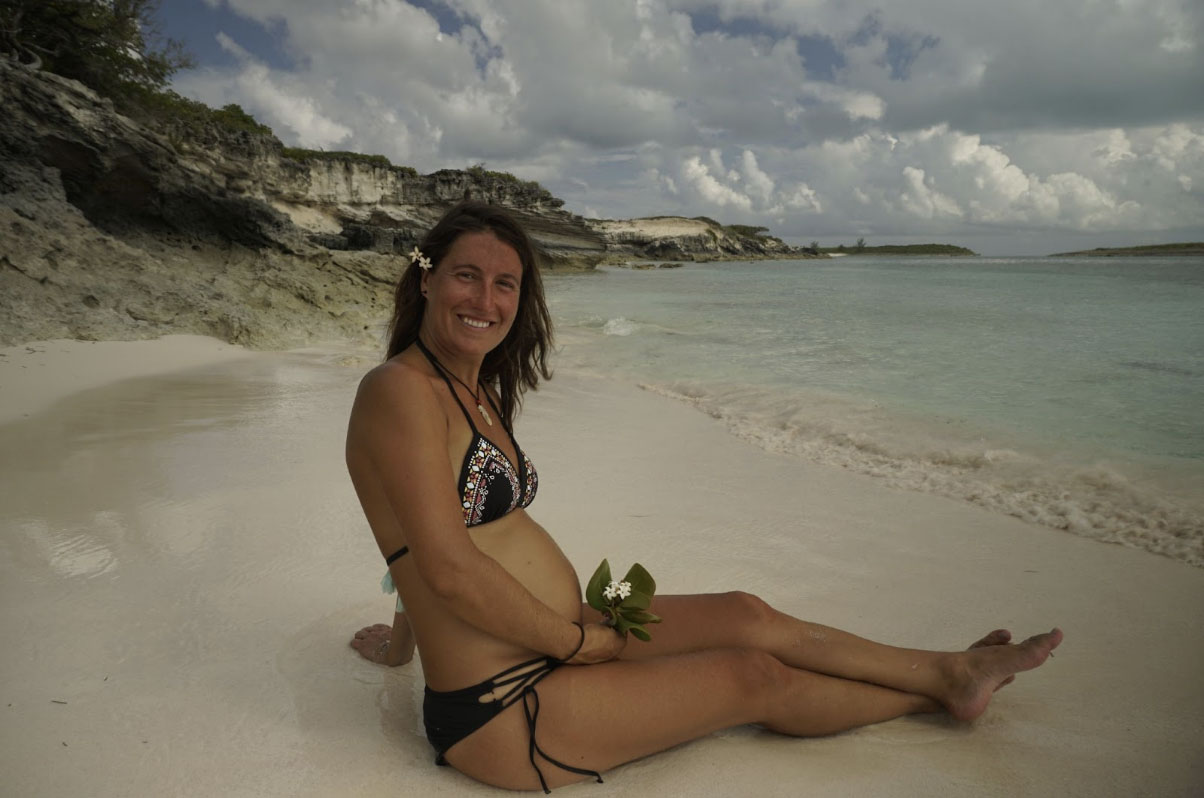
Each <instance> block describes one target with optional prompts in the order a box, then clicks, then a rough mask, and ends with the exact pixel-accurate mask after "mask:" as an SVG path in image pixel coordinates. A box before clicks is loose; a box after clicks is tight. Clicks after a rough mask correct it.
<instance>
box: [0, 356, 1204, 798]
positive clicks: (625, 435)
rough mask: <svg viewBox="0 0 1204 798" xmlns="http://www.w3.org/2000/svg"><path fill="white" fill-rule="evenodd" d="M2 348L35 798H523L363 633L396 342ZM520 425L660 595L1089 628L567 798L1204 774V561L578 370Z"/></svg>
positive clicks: (376, 573)
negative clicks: (933, 702)
mask: <svg viewBox="0 0 1204 798" xmlns="http://www.w3.org/2000/svg"><path fill="white" fill-rule="evenodd" d="M0 355H2V356H0V409H2V412H3V415H2V416H0V420H2V421H3V423H2V424H0V452H2V453H3V454H2V455H0V545H2V546H3V548H2V551H3V554H2V556H0V597H2V601H0V633H2V634H3V636H4V639H5V640H6V644H5V646H4V651H5V653H4V655H3V656H2V657H0V676H2V681H3V684H4V696H3V702H4V707H3V708H2V711H3V712H4V713H5V717H4V722H3V723H2V724H0V771H2V772H3V773H4V774H5V783H6V786H5V792H6V793H7V794H12V795H21V796H60V795H91V796H108V795H114V796H116V795H123V796H124V795H150V794H154V795H174V794H181V795H215V794H222V795H304V796H325V795H340V794H342V795H358V796H374V795H381V796H384V795H390V796H392V795H397V794H421V795H435V796H438V795H463V794H468V795H497V794H501V793H500V792H499V791H497V790H495V789H493V788H489V787H485V786H482V785H479V784H476V783H474V782H472V781H470V780H469V779H467V778H466V777H464V776H462V775H460V774H458V773H456V772H455V771H453V770H451V769H450V768H437V767H435V766H434V765H433V764H432V758H433V752H432V750H431V748H430V746H429V744H428V743H427V741H426V739H425V737H424V736H423V733H422V723H421V696H422V685H423V681H422V674H421V668H420V667H419V665H418V663H417V661H415V662H413V663H411V664H409V665H406V666H402V667H400V668H396V669H391V670H386V669H384V668H381V667H379V666H375V665H372V664H370V663H368V662H366V661H365V660H363V659H361V658H360V657H359V656H358V655H357V654H356V653H355V652H354V651H352V650H351V649H350V648H349V647H348V645H347V641H348V640H349V639H350V637H351V634H352V633H353V632H354V631H355V630H356V629H358V628H360V627H362V626H365V625H367V624H370V623H377V622H386V621H388V620H389V618H390V615H391V605H392V601H391V598H390V597H387V596H384V595H382V594H381V593H380V590H379V587H378V583H379V580H380V576H381V573H382V564H381V561H380V557H379V554H378V552H377V551H376V549H375V546H374V544H373V541H372V538H371V534H370V533H369V531H368V529H367V526H366V523H365V522H364V520H363V518H362V516H361V513H360V510H359V506H358V504H357V502H356V498H355V495H354V492H353V491H352V488H351V484H350V481H349V480H348V478H347V475H346V471H345V469H344V467H343V461H342V446H343V433H344V430H345V423H346V417H347V413H348V410H349V408H350V404H351V401H352V399H353V396H354V392H355V388H356V384H357V382H358V379H359V377H360V375H361V374H362V373H363V372H364V371H365V370H366V369H367V368H370V367H371V365H372V364H373V363H374V362H375V357H374V356H373V355H372V354H371V353H365V352H361V351H357V350H353V349H347V348H326V349H309V350H304V351H294V352H281V353H252V352H248V351H244V350H241V349H238V348H236V347H232V346H230V345H228V344H224V343H221V342H218V341H213V340H210V339H195V338H188V337H171V338H165V339H160V340H157V341H147V342H130V343H115V342H111V343H103V344H98V343H89V342H81V341H51V342H39V343H33V344H28V345H23V346H18V347H12V348H9V349H5V350H2V351H0ZM517 437H518V439H519V440H520V441H521V442H522V445H523V449H524V450H525V451H526V452H527V453H528V454H529V455H530V457H531V459H532V460H533V462H535V463H536V465H537V467H538V468H539V473H540V481H541V485H540V492H539V496H538V498H537V499H536V501H535V503H534V504H533V505H532V506H531V508H530V513H531V515H532V516H533V517H534V518H535V520H537V521H538V522H540V523H541V524H543V525H544V526H545V527H547V528H548V530H549V531H551V533H552V534H553V536H554V537H555V538H556V540H557V541H558V543H559V544H560V546H561V547H562V548H563V550H564V551H565V553H566V554H567V555H568V557H569V559H570V560H571V561H572V562H573V563H574V565H575V566H576V568H577V571H578V574H579V576H581V577H582V578H588V576H589V574H590V573H592V571H593V569H594V567H595V566H596V565H597V563H598V562H599V561H600V560H601V559H602V558H603V557H607V558H609V559H610V562H611V564H612V566H613V567H614V568H615V569H617V570H619V571H623V570H625V569H626V567H627V565H628V564H629V563H631V562H633V561H636V560H638V561H639V562H641V563H642V564H644V565H645V566H646V567H647V568H648V569H649V571H651V572H652V574H653V575H654V576H655V577H656V579H657V582H658V590H659V591H660V592H661V593H689V592H710V591H725V590H736V589H739V590H747V591H750V592H753V593H756V594H758V595H760V596H761V597H762V598H764V599H766V600H767V601H768V602H769V603H770V604H772V605H774V606H775V607H777V608H778V609H780V610H782V611H785V612H789V613H791V614H794V615H797V616H799V617H803V618H806V619H808V620H813V621H817V622H820V623H826V624H829V625H832V626H837V627H840V628H844V629H847V630H849V631H851V632H854V633H857V634H861V635H864V636H867V637H870V638H873V639H877V640H880V641H882V642H887V643H893V644H900V645H907V646H915V647H924V648H935V649H956V648H963V647H965V646H966V645H968V644H969V643H970V642H972V641H973V640H975V639H977V638H978V637H980V636H981V635H983V634H984V633H986V632H987V631H989V630H991V629H994V628H997V627H1006V628H1009V629H1011V630H1012V631H1013V632H1014V633H1015V634H1016V635H1017V637H1023V636H1027V635H1029V634H1034V633H1037V632H1043V631H1047V630H1048V629H1049V628H1050V627H1052V626H1055V625H1056V626H1060V627H1061V628H1062V629H1063V630H1064V631H1065V633H1066V640H1065V642H1064V643H1063V645H1062V646H1061V647H1060V648H1059V649H1058V651H1057V655H1056V657H1055V658H1054V659H1052V660H1050V661H1049V662H1048V663H1046V664H1045V665H1044V666H1043V667H1042V668H1040V669H1038V670H1036V671H1034V672H1031V673H1026V674H1021V675H1020V677H1019V678H1018V679H1017V681H1016V682H1015V683H1014V684H1012V685H1010V686H1008V687H1006V688H1004V689H1003V690H1002V691H1001V692H1000V693H999V694H998V695H997V696H996V697H995V699H994V701H993V703H992V705H991V707H990V709H989V710H988V712H987V713H986V714H985V715H984V716H983V717H982V718H980V719H979V720H978V721H976V722H974V723H972V724H963V723H956V722H953V721H950V720H949V719H947V718H945V717H943V716H913V717H909V718H904V719H900V720H896V721H892V722H889V723H884V724H880V725H877V726H872V727H868V728H864V729H860V730H857V731H854V732H849V733H845V734H841V735H836V736H834V737H829V738H823V739H810V740H804V739H791V738H787V737H783V736H779V735H776V734H772V733H769V732H765V731H762V730H759V729H756V728H752V727H743V728H737V729H732V730H728V731H725V732H722V733H718V734H713V735H710V736H708V737H705V738H703V739H701V740H699V741H696V742H694V743H690V744H687V745H683V746H679V747H678V748H676V749H674V750H671V751H668V752H665V753H663V754H660V755H657V756H653V757H649V758H647V759H644V760H641V761H639V762H635V763H632V764H629V765H627V766H624V767H621V768H617V769H615V770H612V771H609V772H607V773H605V774H603V775H604V778H605V779H606V783H605V785H596V784H592V783H588V782H586V783H582V784H579V785H574V786H571V787H567V788H562V789H561V790H558V791H557V794H565V795H583V796H584V795H599V796H609V795H644V794H658V795H683V796H686V795H705V796H726V795H745V794H758V795H765V796H779V795H780V796H787V795H791V796H792V795H798V794H803V793H806V794H812V795H871V796H910V795H951V796H952V795H998V796H1017V795H1022V796H1027V795H1032V796H1040V795H1055V794H1057V795H1084V796H1086V795H1091V796H1099V795H1109V796H1111V795H1116V796H1132V795H1158V796H1163V795H1192V794H1199V793H1200V792H1201V791H1204V680H1201V679H1200V677H1199V662H1200V661H1201V659H1202V657H1204V637H1202V636H1201V635H1200V629H1202V628H1204V569H1200V568H1197V567H1193V566H1191V565H1188V564H1186V563H1184V562H1180V561H1176V560H1174V559H1172V558H1170V557H1166V556H1160V555H1158V554H1155V553H1151V552H1148V551H1142V550H1138V549H1135V548H1129V547H1122V546H1118V545H1109V544H1107V543H1103V542H1100V541H1098V540H1091V539H1088V538H1085V537H1080V536H1076V535H1072V534H1068V533H1066V532H1063V531H1059V530H1055V529H1050V528H1049V527H1047V526H1038V525H1035V524H1031V523H1027V522H1025V521H1023V520H1020V519H1017V518H1013V517H1009V516H1007V515H1004V514H1002V513H998V512H992V511H990V510H988V509H985V508H983V507H980V506H976V505H973V504H971V503H969V502H966V501H960V500H956V499H952V498H948V497H943V496H939V495H933V494H927V493H921V492H914V491H905V490H900V489H897V488H893V487H891V486H890V485H889V484H887V483H886V482H884V481H883V480H881V479H874V478H872V477H870V476H867V475H864V474H859V473H853V472H852V471H851V470H849V469H845V468H840V467H837V466H833V465H823V464H815V463H811V462H808V461H806V460H804V459H802V458H800V457H797V456H792V455H790V454H787V453H777V452H770V451H766V450H765V449H764V448H761V447H758V446H755V445H753V444H752V443H750V442H748V441H745V440H741V439H740V438H738V437H737V436H735V435H732V434H731V433H730V432H729V430H728V429H727V427H726V426H725V425H724V424H723V423H722V421H721V420H718V419H715V418H712V417H711V416H710V415H707V414H706V413H702V412H698V411H697V410H695V409H693V408H691V407H689V406H687V405H686V404H683V403H682V402H679V401H675V400H673V399H671V398H668V397H666V396H662V395H659V394H657V393H654V392H651V391H647V390H641V389H640V388H639V387H638V386H637V385H636V384H634V383H633V382H628V381H624V380H617V379H607V378H606V377H604V376H595V375H591V374H589V373H586V371H585V370H581V369H573V368H560V369H559V371H558V373H557V375H556V377H555V379H553V380H552V381H551V382H550V383H548V384H546V385H545V386H544V387H542V388H541V389H540V390H539V391H538V392H536V393H534V394H530V395H528V397H527V401H526V405H525V410H524V413H523V415H522V417H521V418H520V421H519V424H518V428H517ZM587 485H588V486H589V489H588V490H586V489H584V488H583V487H582V486H587ZM653 634H655V629H653ZM631 645H639V643H638V641H633V642H632V643H631ZM631 712H632V717H633V722H638V716H639V712H640V708H639V707H634V706H633V707H632V708H631Z"/></svg>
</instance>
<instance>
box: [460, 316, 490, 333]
mask: <svg viewBox="0 0 1204 798" xmlns="http://www.w3.org/2000/svg"><path fill="white" fill-rule="evenodd" d="M460 321H462V322H464V323H465V324H467V325H468V326H469V327H475V328H476V329H478V330H483V329H485V328H486V327H488V326H489V322H487V321H478V320H477V319H470V318H468V317H467V316H461V317H460Z"/></svg>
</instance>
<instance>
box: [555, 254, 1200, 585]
mask: <svg viewBox="0 0 1204 798" xmlns="http://www.w3.org/2000/svg"><path fill="white" fill-rule="evenodd" d="M546 287H547V294H548V303H549V306H550V308H551V310H552V315H553V319H554V322H555V324H556V336H557V343H558V346H559V347H560V349H559V352H558V354H557V356H556V358H555V361H554V365H555V367H556V368H566V369H571V370H573V371H581V372H587V373H593V374H600V375H604V376H607V377H611V378H619V379H625V380H630V381H633V382H635V383H637V384H639V385H641V386H642V387H643V388H645V389H646V390H649V391H652V392H655V393H658V394H662V395H664V396H667V397H671V398H673V399H676V400H679V401H681V402H684V403H686V404H689V405H692V406H694V407H696V408H697V409H698V410H701V411H702V412H705V413H708V414H709V415H711V416H713V417H715V418H717V419H720V420H721V421H722V422H723V423H724V424H725V425H726V426H727V428H728V429H729V430H730V431H731V432H732V433H733V434H735V435H737V436H739V437H741V438H744V439H746V440H748V441H751V442H753V443H755V444H756V445H758V446H761V447H763V448H765V449H768V450H770V451H774V452H780V453H784V454H787V455H790V456H795V457H801V458H805V459H807V460H811V461H814V462H818V463H826V464H831V465H835V466H840V467H843V468H847V469H850V470H852V471H856V472H859V473H864V474H870V475H873V476H876V477H879V478H881V479H883V480H885V481H887V482H888V483H889V484H891V485H893V486H896V487H898V488H902V489H906V490H918V491H924V492H930V493H937V494H941V495H944V496H949V497H952V498H955V499H961V500H965V501H969V502H973V503H976V504H979V505H981V506H983V507H986V508H989V509H991V510H995V511H998V512H1003V513H1007V514H1009V515H1013V516H1016V517H1019V518H1022V519H1025V520H1027V521H1030V522H1033V523H1036V524H1041V525H1044V526H1047V527H1052V528H1055V529H1059V530H1065V531H1068V532H1073V533H1075V534H1079V535H1084V536H1086V537H1090V538H1095V539H1098V540H1101V541H1109V542H1114V543H1121V544H1124V545H1128V546H1134V547H1137V548H1142V549H1146V550H1149V551H1153V552H1157V553H1160V554H1163V555H1166V556H1169V557H1172V558H1175V559H1178V560H1180V561H1183V562H1186V563H1190V564H1192V565H1195V566H1199V567H1204V258H1165V259H1163V258H987V257H974V258H940V259H927V258H914V257H910V258H886V257H872V258H871V257H856V256H849V257H844V258H833V259H831V260H802V261H758V262H731V263H728V262H722V263H706V264H687V265H685V266H683V267H681V268H677V269H653V270H632V269H624V268H617V267H616V268H611V267H605V268H602V269H599V270H598V271H597V272H596V273H585V274H572V275H555V274H554V275H550V276H548V277H547V278H546Z"/></svg>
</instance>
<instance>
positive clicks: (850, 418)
mask: <svg viewBox="0 0 1204 798" xmlns="http://www.w3.org/2000/svg"><path fill="white" fill-rule="evenodd" d="M640 387H642V388H644V389H645V390H648V391H650V392H653V393H656V394H659V395H662V396H666V397H669V398H672V399H676V400H679V401H682V402H685V403H687V404H689V405H692V406H693V407H695V408H697V409H698V410H700V411H702V412H704V413H706V414H707V415H709V416H711V417H713V418H715V419H718V420H720V421H722V422H723V423H724V425H725V426H726V427H727V429H728V430H729V431H731V432H732V433H733V434H735V435H736V436H738V437H740V438H742V439H744V440H747V441H750V442H752V443H754V444H756V445H757V446H760V447H762V448H764V449H766V450H768V451H772V452H777V453H782V454H787V455H792V456H796V457H801V458H804V459H806V460H809V461H811V462H815V463H820V464H825V465H832V466H838V467H841V468H846V469H848V470H850V471H854V472H857V473H861V474H867V475H870V476H873V477H878V478H880V479H883V480H885V481H886V483H887V484H889V485H891V486H893V487H897V488H901V489H904V490H916V491H922V492H925V493H935V494H938V495H941V496H947V497H950V498H954V499H961V500H964V501H968V502H971V503H973V504H977V505H980V506H982V507H985V508H987V509H990V510H993V511H996V512H1002V513H1006V514H1007V515H1011V516H1015V517H1017V518H1020V519H1023V520H1025V521H1028V522H1030V523H1034V524H1040V525H1042V526H1047V527H1053V528H1055V529H1061V530H1065V531H1068V532H1072V533H1074V534H1077V535H1082V536H1084V537H1089V538H1094V539H1096V540H1100V541H1105V542H1110V543H1120V544H1122V545H1126V546H1131V547H1134V548H1140V549H1145V550H1147V551H1152V552H1156V553H1158V554H1162V555H1165V556H1168V557H1171V558H1173V559H1176V560H1179V561H1181V562H1185V563H1189V564H1191V565H1194V566H1197V567H1204V506H1201V502H1199V500H1198V497H1192V496H1191V495H1186V494H1181V495H1174V494H1173V493H1171V492H1168V491H1167V490H1166V489H1164V488H1163V487H1162V486H1159V485H1157V484H1155V483H1154V482H1153V481H1152V479H1151V475H1150V474H1142V473H1134V470H1135V469H1134V467H1133V465H1132V464H1125V467H1121V466H1119V465H1116V464H1111V463H1107V462H1091V461H1089V460H1083V459H1079V460H1078V461H1077V462H1076V454H1075V453H1070V452H1060V453H1059V452H1053V451H1038V450H1033V451H1018V450H1017V449H1016V448H1006V447H998V446H996V445H995V444H994V443H992V442H990V441H988V440H986V439H985V438H984V437H983V436H982V434H981V431H976V430H975V431H971V430H966V429H962V428H959V427H958V426H957V425H953V424H943V423H941V422H939V421H936V420H933V419H926V418H922V417H919V416H909V415H907V414H905V413H900V412H898V411H887V410H886V409H884V408H883V407H882V406H880V405H878V404H876V403H873V402H856V401H852V400H849V399H847V398H845V397H838V396H835V395H831V394H825V393H823V392H818V391H803V390H773V389H768V388H765V387H762V386H751V385H732V384H727V385H716V384H699V383H688V382H675V383H667V384H655V383H643V384H641V386H640Z"/></svg>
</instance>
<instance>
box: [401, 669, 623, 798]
mask: <svg viewBox="0 0 1204 798" xmlns="http://www.w3.org/2000/svg"><path fill="white" fill-rule="evenodd" d="M562 664H563V663H561V662H560V660H557V659H555V658H553V657H539V658H537V659H533V660H528V661H527V662H520V663H519V664H518V665H515V666H514V667H512V668H507V669H506V670H504V671H502V672H501V673H499V674H496V675H495V676H493V678H491V679H486V680H485V681H483V682H481V683H480V684H474V685H473V686H472V687H465V688H462V689H460V690H449V691H447V692H437V691H435V690H432V689H431V688H430V687H427V688H426V696H425V698H424V699H423V701H422V722H423V724H424V725H425V726H426V738H427V739H428V740H430V741H431V745H433V746H434V747H435V751H436V756H435V764H436V765H446V764H447V760H446V759H444V758H443V755H444V754H445V753H447V749H449V748H451V747H452V746H453V745H455V744H456V743H458V742H460V741H461V740H463V739H464V738H465V737H467V736H468V735H470V734H472V733H473V732H474V731H476V730H477V729H479V728H481V727H482V726H484V725H485V724H486V723H488V722H489V721H491V720H493V719H494V718H495V717H497V716H498V714H499V713H500V712H501V711H502V710H504V709H506V708H507V707H509V706H510V705H511V704H513V703H514V702H516V701H519V700H521V701H522V702H523V713H524V714H525V715H526V716H527V728H528V729H529V730H530V733H531V742H530V745H529V746H528V749H527V750H528V753H529V755H530V757H531V767H533V768H535V774H536V775H537V776H539V783H540V785H541V786H542V787H543V791H544V792H545V793H549V792H551V790H549V789H548V783H547V782H546V781H544V777H543V773H542V772H541V771H540V769H539V765H537V764H535V755H536V754H539V755H540V756H541V757H543V758H544V759H545V760H547V761H548V762H550V763H551V764H553V765H555V766H556V767H558V768H561V769H563V770H567V771H569V772H571V773H579V774H581V775H582V776H593V777H594V778H595V779H597V780H598V783H599V784H601V783H602V776H601V775H599V774H598V773H597V772H595V771H593V770H583V769H581V768H575V767H573V766H572V765H566V764H564V763H563V762H557V761H556V760H555V759H553V758H552V757H550V756H548V755H547V754H546V753H544V751H543V749H541V748H540V747H539V744H538V743H536V742H535V721H536V720H537V719H538V718H539V693H537V692H535V685H536V684H537V683H538V682H539V681H540V680H542V679H543V678H544V677H545V676H547V675H548V674H549V673H551V672H552V671H554V670H556V669H557V668H558V667H560V666H561V665H562ZM491 694H492V696H491V697H490V698H488V699H485V697H486V696H490V695H491ZM482 699H485V700H482Z"/></svg>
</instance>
